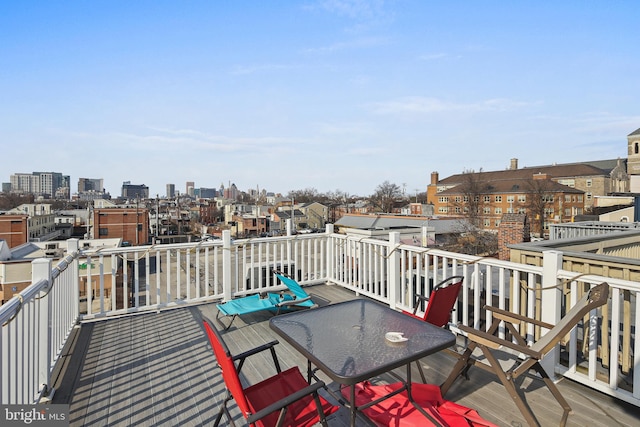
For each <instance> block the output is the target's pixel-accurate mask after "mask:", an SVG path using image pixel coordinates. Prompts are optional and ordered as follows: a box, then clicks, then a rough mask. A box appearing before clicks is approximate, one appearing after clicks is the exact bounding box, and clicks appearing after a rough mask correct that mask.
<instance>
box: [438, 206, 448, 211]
mask: <svg viewBox="0 0 640 427" xmlns="http://www.w3.org/2000/svg"><path fill="white" fill-rule="evenodd" d="M438 212H439V213H447V212H449V208H447V207H446V206H440V207H439V208H438Z"/></svg>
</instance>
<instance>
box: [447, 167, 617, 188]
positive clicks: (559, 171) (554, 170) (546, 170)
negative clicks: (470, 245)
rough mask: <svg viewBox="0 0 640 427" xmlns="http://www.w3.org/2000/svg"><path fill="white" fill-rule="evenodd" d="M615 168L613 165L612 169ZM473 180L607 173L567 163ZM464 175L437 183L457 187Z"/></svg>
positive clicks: (482, 174)
mask: <svg viewBox="0 0 640 427" xmlns="http://www.w3.org/2000/svg"><path fill="white" fill-rule="evenodd" d="M613 167H615V164H613V166H612V168H613ZM473 174H474V175H475V179H477V180H479V181H481V182H489V181H490V182H494V181H501V180H502V181H511V182H512V181H514V180H522V181H524V180H531V179H532V178H533V176H534V175H538V174H546V175H547V176H548V177H549V178H568V177H575V176H602V175H608V172H607V171H605V170H603V169H601V168H599V167H596V166H593V165H591V164H586V163H569V164H562V165H548V166H531V167H524V168H519V169H507V170H502V171H492V172H474V173H473ZM467 175H469V174H466V173H462V174H456V175H451V176H449V177H447V178H444V179H442V180H440V181H438V184H439V185H457V184H461V183H464V182H465V181H466V179H465V177H466V176H467Z"/></svg>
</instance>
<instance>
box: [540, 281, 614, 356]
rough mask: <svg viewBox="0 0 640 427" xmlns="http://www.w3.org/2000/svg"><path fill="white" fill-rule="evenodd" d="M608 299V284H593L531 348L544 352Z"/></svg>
mask: <svg viewBox="0 0 640 427" xmlns="http://www.w3.org/2000/svg"><path fill="white" fill-rule="evenodd" d="M608 300H609V284H608V283H606V282H603V283H600V284H599V285H596V286H594V287H593V288H591V289H590V290H589V292H587V293H586V294H585V295H584V296H583V297H582V298H580V300H579V301H578V302H577V303H576V304H575V305H574V306H573V307H572V308H571V310H569V311H568V312H567V314H565V315H564V317H563V318H562V319H561V320H560V321H559V322H558V323H557V324H556V325H555V326H554V327H553V328H551V329H550V330H548V331H547V333H545V334H544V335H543V336H542V337H541V338H540V339H539V340H538V341H536V342H535V343H534V344H532V345H531V349H532V350H535V351H539V352H540V353H541V354H546V353H547V352H548V351H549V350H551V349H552V348H553V347H555V345H556V344H558V342H559V341H560V340H561V339H562V337H564V336H565V335H566V334H568V333H569V331H571V329H573V327H574V326H575V325H577V324H578V322H579V321H580V320H581V319H582V318H583V317H584V316H585V315H586V314H587V313H589V312H590V311H591V310H593V309H595V308H598V307H600V306H601V305H604V304H606V302H607V301H608Z"/></svg>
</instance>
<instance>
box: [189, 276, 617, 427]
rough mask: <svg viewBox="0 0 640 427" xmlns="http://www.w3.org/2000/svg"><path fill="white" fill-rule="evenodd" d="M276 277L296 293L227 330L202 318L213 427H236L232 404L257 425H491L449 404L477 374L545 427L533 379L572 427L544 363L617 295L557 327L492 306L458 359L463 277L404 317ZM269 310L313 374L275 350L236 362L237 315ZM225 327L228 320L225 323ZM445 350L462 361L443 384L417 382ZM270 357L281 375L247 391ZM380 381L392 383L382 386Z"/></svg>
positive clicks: (227, 308)
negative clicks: (341, 415) (318, 296)
mask: <svg viewBox="0 0 640 427" xmlns="http://www.w3.org/2000/svg"><path fill="white" fill-rule="evenodd" d="M274 274H275V277H277V279H278V280H279V281H280V282H281V284H282V285H284V286H286V287H287V288H288V290H289V292H287V293H273V294H268V295H264V296H259V295H255V296H248V297H241V298H237V299H233V300H231V301H228V302H225V303H221V304H219V305H218V306H217V308H218V314H219V316H220V317H219V318H217V319H216V320H217V323H218V324H219V325H220V327H219V326H216V325H215V324H214V323H215V322H214V321H212V320H211V319H208V318H205V317H203V319H202V325H203V328H204V331H205V333H206V335H207V337H208V340H209V343H210V345H211V347H212V349H213V352H214V354H215V359H216V362H217V364H218V366H219V367H220V369H221V372H222V377H223V379H224V383H225V386H226V390H227V391H226V397H225V398H224V401H223V402H221V404H220V409H219V412H218V415H217V419H216V420H215V424H214V425H215V426H217V425H219V424H220V423H221V422H222V420H223V417H225V420H226V422H227V423H228V424H225V425H235V424H234V417H233V416H232V414H231V413H230V410H229V408H230V405H232V403H233V402H234V403H235V405H237V407H238V408H239V410H240V412H241V414H242V417H243V418H244V422H245V423H246V424H247V425H251V426H254V425H255V426H296V427H300V426H313V425H317V424H318V423H320V424H321V425H324V426H328V425H331V419H332V416H334V415H333V414H334V413H336V412H337V411H339V410H340V409H341V408H346V409H347V410H348V413H349V416H348V418H349V421H348V422H349V425H351V426H356V425H361V424H362V425H375V426H428V425H436V426H440V425H442V426H469V425H471V426H493V425H494V424H492V423H491V422H489V421H488V420H486V419H484V418H482V416H481V414H479V413H478V411H476V410H474V409H472V408H469V407H465V406H462V405H460V404H458V403H456V402H452V401H448V400H445V399H444V397H443V396H446V394H447V391H448V390H449V388H450V387H451V386H452V384H453V383H454V382H456V380H457V379H458V378H460V377H465V376H468V375H469V370H470V368H472V367H474V366H478V367H480V368H483V369H486V370H489V371H491V372H493V373H494V374H495V375H496V376H497V378H498V380H499V381H500V382H501V383H502V384H503V385H504V387H505V389H506V391H507V394H508V396H510V397H511V399H512V401H513V402H514V403H515V405H516V406H517V408H518V409H519V410H520V412H521V413H522V415H523V417H524V419H525V420H526V421H527V423H528V424H529V425H534V426H535V425H540V422H539V421H538V419H537V418H536V416H535V415H534V414H533V413H532V411H531V410H530V408H529V406H528V405H527V404H526V400H525V399H523V391H522V390H520V388H519V386H518V385H517V384H516V382H515V381H516V379H517V378H518V377H519V376H521V375H523V374H526V373H528V372H529V371H532V370H533V371H534V372H535V373H536V374H537V378H539V379H540V380H541V381H542V382H543V383H544V384H545V385H546V387H547V388H548V389H549V391H550V392H551V394H552V395H553V397H554V398H555V399H556V400H557V402H558V403H559V405H560V407H561V408H562V414H561V415H559V419H560V421H559V424H560V425H565V423H566V421H567V418H568V415H569V412H570V411H571V408H570V407H569V404H568V403H567V401H566V400H565V399H564V398H563V396H562V394H561V393H560V391H559V390H558V388H557V387H556V385H555V384H554V382H553V381H552V380H551V379H550V378H549V376H548V375H547V373H546V372H545V370H544V369H543V367H542V366H541V364H540V360H541V359H542V357H543V356H544V355H545V354H547V353H548V352H549V351H550V350H551V349H552V348H554V347H555V346H556V345H557V344H558V343H559V341H560V340H561V339H562V337H564V336H565V335H566V334H567V333H568V332H569V331H570V330H571V329H572V328H573V327H575V326H576V324H577V323H578V322H579V321H580V319H582V318H583V317H584V316H585V314H587V313H588V312H589V311H590V310H593V309H596V308H598V307H600V306H602V305H603V304H605V303H606V301H607V298H608V291H609V287H608V285H607V284H606V283H602V284H600V285H597V286H595V287H593V288H591V289H590V291H589V292H587V293H585V295H584V297H583V298H582V299H580V300H579V301H578V302H577V303H576V304H574V305H573V307H572V308H571V309H570V310H568V311H567V312H566V313H565V315H564V316H563V317H562V320H561V321H560V322H558V323H557V324H556V325H550V324H546V323H543V322H540V321H537V320H535V319H529V318H525V317H522V316H519V315H516V314H514V313H510V312H508V311H506V310H500V309H497V308H493V307H485V309H487V310H490V311H491V313H492V319H493V321H492V322H491V323H490V324H488V325H486V328H483V329H476V328H472V327H468V326H464V325H457V328H459V330H461V331H462V332H463V333H464V335H465V336H466V340H465V343H466V344H465V346H464V348H463V349H462V351H454V350H452V348H454V347H455V346H456V336H455V335H454V334H453V333H452V332H451V331H450V330H449V329H448V324H449V322H450V320H451V312H452V311H453V308H454V304H455V303H456V300H457V298H458V294H459V292H460V289H461V287H462V286H463V282H464V277H462V276H452V277H449V278H447V279H446V280H443V281H442V282H440V283H439V284H437V285H436V286H435V287H434V288H433V290H432V291H431V292H430V293H429V295H428V296H422V295H417V297H416V301H415V303H414V309H413V311H412V312H403V311H398V310H394V309H392V308H390V307H389V306H387V305H384V304H381V303H379V302H377V301H373V300H370V299H367V298H358V299H353V300H350V301H344V302H339V303H334V304H326V305H323V306H322V307H317V306H316V305H315V304H314V303H313V299H312V297H311V296H310V295H309V294H308V293H307V292H306V290H305V289H304V288H303V287H302V286H300V285H299V284H298V283H297V282H296V280H294V279H293V278H291V277H289V276H287V275H286V274H284V273H281V272H279V271H275V272H274ZM261 310H270V311H272V312H274V314H278V315H277V316H273V317H271V318H270V320H269V327H270V328H271V329H272V330H273V331H274V332H275V333H276V334H277V335H278V336H279V337H281V338H282V340H284V341H285V342H286V343H288V344H289V345H290V346H291V347H292V348H293V349H294V350H295V351H297V352H299V353H300V355H302V356H303V357H304V358H305V359H306V360H307V367H306V368H307V369H306V372H304V371H303V370H301V369H300V368H298V367H297V366H294V367H292V368H288V369H284V368H283V367H281V366H280V360H279V359H278V356H277V353H276V345H277V344H278V342H277V341H271V342H268V343H265V344H262V345H259V346H258V347H255V348H252V349H250V350H246V351H243V352H241V353H239V354H232V353H231V351H230V350H229V347H228V346H227V343H225V338H224V335H225V331H226V330H227V329H228V328H230V327H231V324H232V322H233V320H234V319H235V318H236V317H237V316H242V315H244V314H248V313H254V312H256V311H261ZM221 318H227V321H226V322H227V323H225V322H223V321H222V319H221ZM526 323H529V324H533V325H535V326H537V327H541V328H544V330H546V332H545V333H544V334H543V335H542V336H541V337H540V339H538V340H537V341H535V342H533V343H531V342H530V340H529V341H527V340H526V339H525V338H523V337H522V335H521V334H520V333H519V331H521V330H523V328H522V325H523V324H526ZM499 330H503V331H504V330H507V331H508V336H509V339H505V338H502V337H501V335H500V334H499V333H498V331H499ZM502 336H504V335H502ZM440 351H447V352H449V353H451V354H453V355H454V357H455V359H456V361H455V364H454V367H453V369H452V371H451V373H450V374H449V375H448V377H447V378H446V380H445V381H444V383H442V384H440V385H434V384H426V380H425V376H424V373H423V371H422V364H421V363H417V365H418V367H419V369H418V372H419V373H420V377H421V378H420V379H421V381H418V380H414V378H412V369H411V366H412V364H413V363H416V362H418V361H420V360H421V359H423V358H425V357H427V356H429V355H432V354H434V353H437V352H440ZM263 352H270V355H271V359H272V360H273V366H274V375H273V376H271V377H269V378H267V379H264V380H262V381H260V382H257V383H254V384H245V382H246V381H243V380H242V375H241V372H242V369H243V368H246V367H247V366H248V365H250V364H248V363H245V362H246V361H247V360H248V359H249V358H251V357H252V356H254V355H256V354H259V353H263ZM496 352H500V356H499V357H498V356H496ZM503 354H510V355H512V357H513V360H514V362H515V364H514V365H513V367H511V368H509V370H507V371H505V370H504V368H503V365H502V364H501V363H500V362H501V361H502V359H504V356H503ZM499 359H500V360H499ZM381 375H386V376H387V378H394V380H393V381H386V382H384V383H382V382H380V381H377V380H375V379H376V378H379V377H380V376H381ZM323 378H324V380H323ZM327 378H328V379H329V380H330V381H327ZM505 397H506V396H505ZM236 421H237V419H236ZM363 423H364V424H363Z"/></svg>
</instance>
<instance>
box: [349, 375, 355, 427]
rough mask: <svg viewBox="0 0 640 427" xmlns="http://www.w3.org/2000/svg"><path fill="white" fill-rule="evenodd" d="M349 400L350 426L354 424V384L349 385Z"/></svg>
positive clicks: (352, 426) (353, 426)
mask: <svg viewBox="0 0 640 427" xmlns="http://www.w3.org/2000/svg"><path fill="white" fill-rule="evenodd" d="M349 401H350V402H351V403H350V404H351V408H350V409H351V427H355V425H356V410H357V408H356V386H355V384H354V385H351V386H349Z"/></svg>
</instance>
